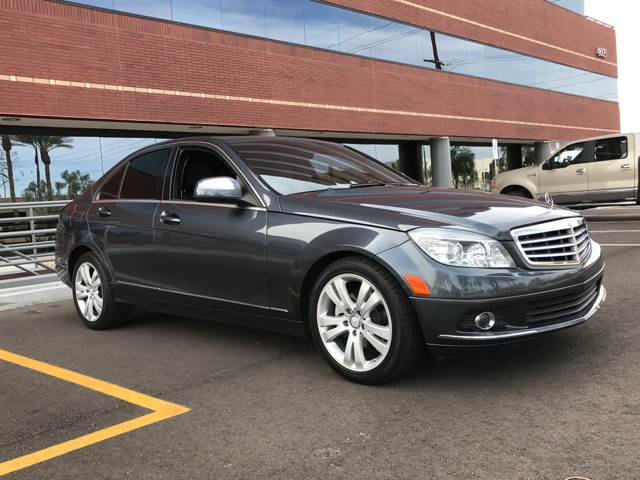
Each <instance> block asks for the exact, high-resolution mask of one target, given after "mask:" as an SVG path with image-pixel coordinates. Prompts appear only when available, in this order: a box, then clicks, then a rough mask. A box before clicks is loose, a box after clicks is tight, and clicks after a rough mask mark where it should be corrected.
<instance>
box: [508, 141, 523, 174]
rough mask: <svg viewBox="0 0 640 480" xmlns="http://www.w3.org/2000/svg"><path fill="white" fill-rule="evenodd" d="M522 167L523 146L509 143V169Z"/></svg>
mask: <svg viewBox="0 0 640 480" xmlns="http://www.w3.org/2000/svg"><path fill="white" fill-rule="evenodd" d="M515 168H522V146H521V145H507V170H513V169H515Z"/></svg>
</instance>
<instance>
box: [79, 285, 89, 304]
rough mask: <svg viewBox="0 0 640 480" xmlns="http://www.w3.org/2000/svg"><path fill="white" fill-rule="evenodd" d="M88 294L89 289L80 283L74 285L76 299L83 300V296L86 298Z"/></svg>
mask: <svg viewBox="0 0 640 480" xmlns="http://www.w3.org/2000/svg"><path fill="white" fill-rule="evenodd" d="M88 296H89V289H88V288H86V287H84V286H82V285H76V298H77V299H78V300H84V299H85V298H87V297H88Z"/></svg>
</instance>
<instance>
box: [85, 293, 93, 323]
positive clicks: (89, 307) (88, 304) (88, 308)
mask: <svg viewBox="0 0 640 480" xmlns="http://www.w3.org/2000/svg"><path fill="white" fill-rule="evenodd" d="M92 304H93V300H91V297H89V298H88V299H87V301H86V302H85V304H84V316H85V318H86V319H87V320H91V314H92V311H91V310H92V309H93V305H92Z"/></svg>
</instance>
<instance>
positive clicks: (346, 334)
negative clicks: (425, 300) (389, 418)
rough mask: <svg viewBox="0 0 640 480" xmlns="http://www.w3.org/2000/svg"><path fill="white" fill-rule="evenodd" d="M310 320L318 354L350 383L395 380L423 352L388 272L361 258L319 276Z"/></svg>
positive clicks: (412, 315) (418, 333)
mask: <svg viewBox="0 0 640 480" xmlns="http://www.w3.org/2000/svg"><path fill="white" fill-rule="evenodd" d="M308 318H309V322H310V323H309V326H310V330H311V335H312V337H313V340H314V343H315V344H316V347H317V348H318V350H320V353H322V355H323V356H324V358H325V360H326V361H327V362H328V363H329V365H331V367H332V368H333V369H335V370H336V371H337V372H339V373H340V374H341V375H343V376H345V377H346V378H348V379H349V380H351V381H353V382H357V383H363V384H377V383H384V382H389V381H391V380H394V379H396V378H398V377H400V376H401V375H403V374H405V373H407V372H408V371H409V370H411V369H412V368H413V367H414V366H415V365H416V364H417V363H418V361H419V360H420V359H421V358H422V356H423V355H424V353H425V351H426V347H425V346H424V339H423V335H422V332H421V330H420V327H419V325H418V322H417V319H416V315H415V312H414V311H413V307H412V306H411V304H410V301H409V298H408V296H407V294H406V292H405V291H404V290H403V289H402V287H401V286H400V285H398V283H397V282H396V280H395V279H394V278H393V276H392V275H391V274H390V273H389V272H388V271H387V270H385V269H384V268H382V267H381V266H380V265H378V264H377V263H375V262H373V261H371V260H369V259H367V258H364V257H347V258H343V259H341V260H338V261H336V262H334V263H332V264H331V265H329V266H328V267H327V268H326V269H325V270H324V271H323V272H322V273H321V274H320V275H319V277H318V278H317V280H316V282H315V285H314V287H313V290H312V292H311V302H310V305H309V317H308Z"/></svg>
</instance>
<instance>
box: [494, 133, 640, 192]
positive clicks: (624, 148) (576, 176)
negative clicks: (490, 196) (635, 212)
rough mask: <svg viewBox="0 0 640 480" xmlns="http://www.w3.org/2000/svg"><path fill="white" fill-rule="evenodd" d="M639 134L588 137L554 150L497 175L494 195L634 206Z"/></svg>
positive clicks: (636, 189)
mask: <svg viewBox="0 0 640 480" xmlns="http://www.w3.org/2000/svg"><path fill="white" fill-rule="evenodd" d="M639 156H640V134H638V133H629V134H614V135H607V136H603V137H593V138H587V139H584V140H579V141H576V142H572V143H569V144H568V145H566V146H564V147H562V148H560V149H558V150H556V151H555V152H553V153H552V154H551V157H550V158H549V159H547V160H546V161H545V162H542V163H540V164H538V165H533V166H530V167H524V168H518V169H515V170H511V171H508V172H504V173H500V174H498V175H497V177H496V180H495V191H496V192H499V193H504V194H508V195H518V196H521V197H528V198H535V199H538V200H543V199H545V198H546V194H549V196H550V197H551V198H552V199H553V201H554V202H555V203H557V204H564V205H581V204H603V203H618V202H638V168H639V162H640V157H639Z"/></svg>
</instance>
